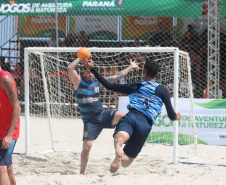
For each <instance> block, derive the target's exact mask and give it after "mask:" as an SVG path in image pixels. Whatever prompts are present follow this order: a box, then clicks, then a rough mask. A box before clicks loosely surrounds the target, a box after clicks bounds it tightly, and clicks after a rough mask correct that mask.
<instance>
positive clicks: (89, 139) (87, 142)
mask: <svg viewBox="0 0 226 185" xmlns="http://www.w3.org/2000/svg"><path fill="white" fill-rule="evenodd" d="M79 62H80V60H79V59H76V60H74V61H73V62H72V63H71V64H70V65H69V66H68V76H69V79H70V80H71V82H72V83H73V85H74V90H75V93H76V96H77V100H78V104H79V108H80V112H81V116H82V120H83V123H84V133H83V149H82V153H81V168H80V173H81V174H84V173H85V169H86V165H87V162H88V158H89V153H90V150H91V147H92V143H93V140H94V139H96V138H97V137H98V136H99V134H100V133H101V131H102V129H103V128H114V126H115V125H116V124H117V123H118V121H119V120H120V118H121V117H122V116H124V115H125V114H124V113H123V112H120V111H116V110H104V108H103V106H102V104H101V100H100V88H101V87H100V83H99V81H98V80H97V79H95V77H94V75H93V74H92V73H91V72H90V70H87V69H86V70H84V72H83V78H81V77H80V75H78V73H77V71H76V70H75V68H76V67H77V65H78V64H79ZM135 68H139V67H138V65H137V64H136V63H135V62H131V65H130V66H129V67H127V68H126V69H124V70H122V71H120V72H118V73H117V74H115V75H113V76H109V77H106V79H107V80H108V81H110V82H115V81H117V80H119V79H121V78H123V77H124V76H125V75H127V74H128V73H129V72H130V71H131V70H132V69H135Z"/></svg>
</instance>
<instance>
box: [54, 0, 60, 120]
mask: <svg viewBox="0 0 226 185" xmlns="http://www.w3.org/2000/svg"><path fill="white" fill-rule="evenodd" d="M55 17H56V43H57V47H59V43H58V40H59V39H58V15H57V0H55ZM59 65H60V64H59V53H58V52H57V81H58V82H57V83H58V103H59V106H58V117H60V112H61V106H60V103H61V89H60V72H59Z"/></svg>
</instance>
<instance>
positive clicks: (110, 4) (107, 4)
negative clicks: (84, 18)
mask: <svg viewBox="0 0 226 185" xmlns="http://www.w3.org/2000/svg"><path fill="white" fill-rule="evenodd" d="M82 7H84V8H86V7H87V8H98V7H115V2H114V1H99V2H98V1H84V2H83V4H82Z"/></svg>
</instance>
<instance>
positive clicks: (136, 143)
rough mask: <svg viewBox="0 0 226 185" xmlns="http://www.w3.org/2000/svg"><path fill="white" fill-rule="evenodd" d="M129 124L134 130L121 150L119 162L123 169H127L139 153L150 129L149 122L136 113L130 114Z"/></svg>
mask: <svg viewBox="0 0 226 185" xmlns="http://www.w3.org/2000/svg"><path fill="white" fill-rule="evenodd" d="M130 123H131V124H132V125H133V126H132V127H133V128H134V129H133V134H132V135H130V139H129V140H128V142H127V143H126V145H125V147H124V148H123V151H124V155H123V157H122V161H121V165H122V166H123V167H128V166H129V165H130V164H131V163H132V162H133V161H134V159H135V158H136V157H137V155H138V154H139V153H140V151H141V149H142V147H143V146H144V143H145V141H146V139H147V137H148V135H149V133H150V131H151V128H152V121H151V120H149V119H148V118H146V117H145V116H144V115H139V114H136V113H131V114H130Z"/></svg>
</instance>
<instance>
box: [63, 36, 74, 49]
mask: <svg viewBox="0 0 226 185" xmlns="http://www.w3.org/2000/svg"><path fill="white" fill-rule="evenodd" d="M75 43H76V39H75V37H74V35H73V34H72V33H68V34H67V37H66V38H65V39H64V42H63V43H62V46H63V47H73V46H74V44H75Z"/></svg>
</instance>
